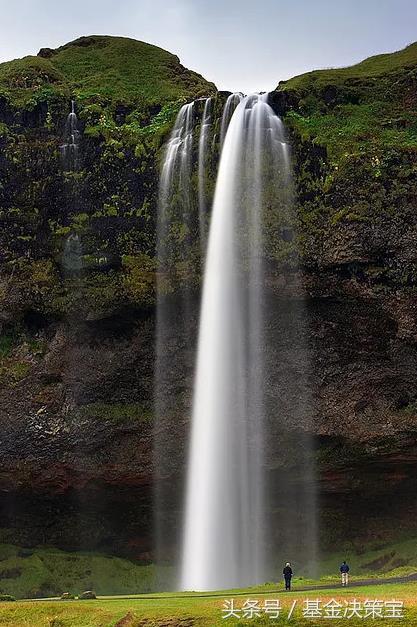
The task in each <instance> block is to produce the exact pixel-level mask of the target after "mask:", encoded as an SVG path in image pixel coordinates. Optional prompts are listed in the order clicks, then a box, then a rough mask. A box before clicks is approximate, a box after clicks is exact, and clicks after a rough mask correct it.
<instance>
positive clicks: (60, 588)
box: [0, 544, 155, 624]
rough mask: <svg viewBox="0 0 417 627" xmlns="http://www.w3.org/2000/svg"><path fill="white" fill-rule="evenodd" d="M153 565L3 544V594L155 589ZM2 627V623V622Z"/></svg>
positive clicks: (0, 588)
mask: <svg viewBox="0 0 417 627" xmlns="http://www.w3.org/2000/svg"><path fill="white" fill-rule="evenodd" d="M154 578H155V571H154V567H153V565H151V564H150V565H141V564H137V563H134V562H131V561H129V560H126V559H122V558H119V557H112V556H107V555H102V554H98V553H89V552H77V553H75V552H74V553H68V552H65V551H60V550H58V549H48V548H37V549H19V548H18V547H16V546H12V545H4V544H3V545H0V593H3V594H12V595H13V596H15V597H16V598H23V597H25V598H31V597H32V598H34V597H41V596H55V595H60V594H61V593H62V592H71V593H73V594H79V593H80V592H82V591H83V590H90V589H94V590H96V591H97V593H98V594H129V593H132V592H150V591H151V590H154V589H155V581H154ZM0 624H1V623H0Z"/></svg>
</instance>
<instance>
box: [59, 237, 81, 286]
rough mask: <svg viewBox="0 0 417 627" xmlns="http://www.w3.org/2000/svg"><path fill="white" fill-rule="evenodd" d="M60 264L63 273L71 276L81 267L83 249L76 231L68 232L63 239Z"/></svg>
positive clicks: (76, 273)
mask: <svg viewBox="0 0 417 627" xmlns="http://www.w3.org/2000/svg"><path fill="white" fill-rule="evenodd" d="M62 266H63V268H64V270H65V273H66V274H67V275H71V276H74V275H78V274H79V273H80V272H81V270H82V268H83V250H82V245H81V239H80V236H79V235H78V234H77V233H70V235H68V237H67V239H66V240H65V245H64V251H63V254H62Z"/></svg>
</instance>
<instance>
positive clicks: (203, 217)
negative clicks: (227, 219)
mask: <svg viewBox="0 0 417 627" xmlns="http://www.w3.org/2000/svg"><path fill="white" fill-rule="evenodd" d="M212 108H213V99H212V98H207V100H206V101H205V103H204V111H203V117H202V120H201V127H200V139H199V142H198V217H199V227H200V244H201V254H202V257H204V255H205V251H206V245H207V232H206V231H207V226H206V223H207V209H208V207H207V192H206V170H207V153H208V149H209V147H210V146H209V138H210V130H211V125H212V119H211V118H212Z"/></svg>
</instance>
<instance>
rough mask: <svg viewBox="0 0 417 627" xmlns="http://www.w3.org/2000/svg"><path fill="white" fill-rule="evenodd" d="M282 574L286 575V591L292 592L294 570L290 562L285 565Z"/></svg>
mask: <svg viewBox="0 0 417 627" xmlns="http://www.w3.org/2000/svg"><path fill="white" fill-rule="evenodd" d="M282 574H283V575H284V580H285V589H286V590H291V579H292V568H291V564H290V563H289V562H287V563H286V564H285V566H284V570H283V571H282Z"/></svg>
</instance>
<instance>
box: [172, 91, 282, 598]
mask: <svg viewBox="0 0 417 627" xmlns="http://www.w3.org/2000/svg"><path fill="white" fill-rule="evenodd" d="M284 146H285V138H284V136H283V128H282V124H281V122H280V120H279V118H278V117H277V116H276V115H275V114H274V112H273V111H272V109H271V108H270V106H269V105H268V103H267V97H266V96H249V97H247V98H245V99H243V100H242V101H241V102H240V104H239V105H238V106H237V108H236V110H235V112H234V114H233V116H232V119H231V121H230V125H229V128H228V131H227V134H226V137H225V142H224V146H223V150H222V155H221V161H220V166H219V173H218V178H217V185H216V192H215V198H214V205H213V213H212V218H211V226H210V235H209V243H208V251H207V257H206V269H205V277H204V289H203V298H202V308H201V315H200V330H199V341H198V357H197V367H196V377H195V389H194V403H193V414H192V433H191V445H190V457H189V464H188V483H187V494H186V513H185V529H184V548H183V562H182V575H181V588H182V589H184V590H190V589H192V590H213V589H219V588H232V587H235V586H246V585H250V584H254V583H257V582H261V581H265V577H266V560H265V555H264V545H263V536H264V534H265V531H266V528H265V511H264V505H263V499H264V494H263V486H264V478H263V468H262V458H263V415H264V399H263V363H262V350H263V279H264V277H263V264H262V257H263V237H262V229H263V220H264V208H265V207H264V202H265V201H266V199H267V198H268V202H274V200H275V201H277V202H278V200H279V199H278V198H275V197H274V189H280V190H282V187H283V186H284V185H285V184H287V183H288V181H287V179H286V174H287V172H288V168H287V164H286V163H285V148H284ZM272 164H273V165H274V166H277V165H278V167H277V168H276V169H275V170H274V176H275V177H276V179H277V181H276V182H271V180H269V174H270V173H271V167H272ZM277 209H278V208H277Z"/></svg>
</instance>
